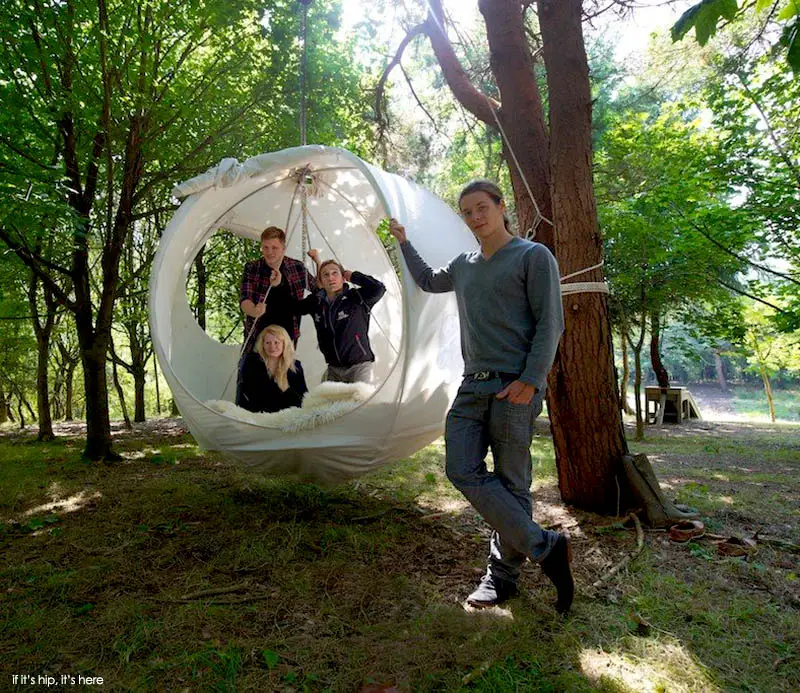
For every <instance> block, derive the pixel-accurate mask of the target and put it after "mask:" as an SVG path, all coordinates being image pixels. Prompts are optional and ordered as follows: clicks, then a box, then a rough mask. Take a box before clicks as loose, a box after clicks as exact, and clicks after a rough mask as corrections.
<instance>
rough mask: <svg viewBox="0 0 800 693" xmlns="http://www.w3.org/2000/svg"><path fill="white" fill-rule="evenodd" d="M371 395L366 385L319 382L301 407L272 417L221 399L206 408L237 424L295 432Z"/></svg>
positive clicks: (325, 419) (343, 411)
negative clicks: (234, 420) (241, 422)
mask: <svg viewBox="0 0 800 693" xmlns="http://www.w3.org/2000/svg"><path fill="white" fill-rule="evenodd" d="M373 392H375V388H374V387H373V386H372V385H367V384H366V383H320V384H319V385H317V386H316V387H312V388H311V389H310V390H309V391H308V392H307V393H306V396H305V397H304V398H303V406H302V407H290V408H289V409H283V410H282V411H277V412H275V413H274V414H266V413H254V412H251V411H247V409H242V408H241V407H237V406H236V405H235V404H234V403H233V402H228V401H226V400H221V399H212V400H209V401H208V402H206V406H208V407H211V409H213V410H214V411H217V412H219V413H220V414H225V415H226V416H230V417H232V418H234V419H237V420H239V421H244V422H246V423H251V424H255V425H257V426H268V427H269V428H279V429H281V430H282V431H288V432H291V433H295V432H297V431H302V430H303V429H306V428H314V427H315V426H319V425H320V424H325V423H328V422H329V421H333V420H334V419H336V418H338V417H340V416H342V415H343V414H346V413H347V412H349V411H352V410H353V409H355V408H356V407H357V406H358V405H359V404H361V403H362V402H365V401H366V400H368V399H369V398H370V397H371V396H372V393H373Z"/></svg>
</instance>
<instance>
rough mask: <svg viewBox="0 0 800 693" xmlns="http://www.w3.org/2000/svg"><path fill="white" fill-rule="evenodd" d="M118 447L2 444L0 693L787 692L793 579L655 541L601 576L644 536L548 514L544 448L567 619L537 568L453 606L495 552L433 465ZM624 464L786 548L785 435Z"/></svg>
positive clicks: (758, 560) (798, 519)
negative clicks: (95, 684)
mask: <svg viewBox="0 0 800 693" xmlns="http://www.w3.org/2000/svg"><path fill="white" fill-rule="evenodd" d="M118 447H119V449H120V450H121V451H122V452H123V453H124V462H122V463H119V464H116V465H113V466H103V465H96V464H88V463H85V462H83V461H81V460H80V457H79V452H80V440H79V439H78V438H70V437H62V438H60V439H59V440H58V441H57V442H55V443H51V444H39V443H35V442H33V441H32V440H30V439H29V438H27V437H24V436H19V435H11V434H8V433H6V434H4V435H2V436H0V520H2V521H3V522H2V524H0V556H1V558H0V591H1V592H2V610H0V689H1V690H21V691H22V690H31V689H32V688H34V687H32V686H29V685H23V684H21V683H19V682H18V683H17V685H14V683H13V679H12V676H13V675H14V674H17V675H19V674H28V675H37V676H38V675H50V676H53V677H55V679H56V681H60V680H61V678H60V677H62V676H65V677H70V676H71V677H75V679H76V680H77V678H78V676H102V677H103V680H104V685H103V690H141V691H145V690H165V691H181V690H192V691H194V690H208V691H233V690H242V691H244V690H258V691H325V690H330V691H360V690H382V689H383V688H386V689H389V687H392V686H394V687H396V690H399V691H460V690H464V691H498V692H505V691H609V692H616V691H770V692H771V691H796V690H798V689H800V627H799V626H800V579H798V576H799V575H800V556H798V555H797V554H796V553H793V552H791V551H789V550H785V549H781V548H779V547H777V546H775V545H770V544H768V543H766V542H763V541H762V542H760V543H759V547H758V552H757V553H756V554H755V555H753V556H751V557H750V559H749V560H748V561H744V560H742V559H731V558H722V557H721V556H719V555H718V554H717V552H716V550H715V546H714V544H713V543H712V542H711V541H709V540H707V539H702V540H699V541H697V542H693V543H691V544H688V545H676V544H671V543H669V541H668V540H667V539H666V536H665V535H664V534H663V533H657V532H654V533H648V534H647V536H646V539H645V548H644V550H643V551H642V553H641V554H639V556H638V557H637V558H636V559H635V560H634V561H633V562H632V563H631V564H630V565H629V566H628V568H627V569H625V570H623V571H620V573H619V574H617V575H614V576H613V577H608V575H609V572H610V569H611V567H612V566H614V565H616V564H617V563H618V562H619V561H620V559H622V558H623V557H624V556H626V555H627V554H629V553H630V552H631V551H632V549H633V548H634V546H635V537H634V535H633V533H632V532H629V531H627V530H625V529H622V528H621V526H615V525H614V524H613V520H611V519H609V518H600V517H597V516H594V515H589V514H587V513H583V512H579V511H576V510H574V509H571V508H567V507H565V506H563V505H562V504H561V503H560V501H559V499H558V493H557V488H556V483H555V469H554V463H553V454H552V447H551V445H550V442H549V439H548V438H547V437H546V434H545V432H544V430H542V435H541V436H540V437H537V439H536V440H535V442H534V451H535V453H536V455H537V458H538V461H537V470H536V475H537V480H536V487H535V491H536V509H535V513H536V516H537V517H538V518H540V519H541V520H542V522H543V523H544V524H547V525H549V526H552V527H561V528H563V529H568V530H569V531H570V532H571V533H572V535H573V543H574V550H575V555H576V561H575V566H576V573H577V580H578V584H579V595H578V598H577V601H576V604H575V606H574V609H573V613H572V615H571V616H570V617H569V619H567V620H562V619H560V618H558V617H557V616H556V615H555V613H554V611H553V608H552V601H553V597H554V595H553V593H552V589H551V588H550V586H549V585H548V584H547V582H546V581H545V580H544V579H543V578H542V576H541V575H540V572H539V571H538V569H537V568H536V567H535V566H529V567H527V568H526V570H525V572H524V574H523V578H522V584H521V586H522V588H523V589H522V596H521V597H520V598H518V599H515V600H513V601H512V602H510V603H509V605H508V608H506V609H493V610H489V611H484V612H468V611H466V610H465V609H464V608H463V607H462V602H463V599H464V597H465V596H466V594H467V593H468V592H469V590H470V588H471V587H472V586H473V585H474V583H475V582H476V580H477V578H478V577H479V576H480V574H481V572H482V569H483V564H484V561H485V552H486V542H487V537H488V530H487V528H486V527H485V525H483V523H482V522H481V520H480V519H479V518H478V517H476V516H475V514H474V513H473V512H472V510H471V509H470V508H469V506H468V505H467V504H466V503H465V502H464V501H463V499H462V498H461V497H460V496H459V494H458V493H456V492H455V491H454V490H453V489H452V487H451V486H450V485H449V483H448V482H447V480H446V479H445V478H444V476H443V473H442V467H443V459H442V458H443V449H442V446H441V444H440V443H436V444H433V445H431V446H429V447H428V448H426V449H424V450H422V451H421V452H419V453H418V454H417V455H415V456H414V457H413V458H412V459H410V460H407V461H405V462H403V463H400V464H397V465H394V466H392V467H389V468H388V469H385V470H383V471H381V472H380V473H377V474H373V475H370V476H368V477H366V478H364V479H362V480H361V481H360V482H359V483H358V484H351V485H347V486H343V487H340V488H336V489H331V490H323V489H319V488H316V487H313V486H307V485H300V484H296V483H291V482H287V481H275V480H269V479H264V478H261V477H257V476H253V475H250V474H246V473H243V472H241V471H239V470H238V469H237V468H235V467H233V466H230V465H229V464H228V463H227V462H225V461H223V460H222V459H220V458H219V457H217V456H215V455H208V454H206V455H204V454H201V453H200V452H199V450H198V449H197V448H196V447H195V445H194V443H193V441H192V439H191V438H190V437H189V436H187V435H186V434H185V433H183V432H182V430H181V429H180V428H179V427H177V426H175V425H174V423H170V422H162V423H161V424H158V425H153V424H150V425H149V426H148V427H147V428H146V429H144V430H139V431H138V432H134V434H132V435H131V434H125V435H120V436H119V438H118ZM635 450H636V451H637V452H646V453H647V454H648V455H649V456H650V459H651V461H652V462H653V465H654V467H655V469H656V472H657V473H658V475H659V477H660V478H661V480H662V484H663V486H664V488H665V489H666V491H667V493H668V495H670V496H671V497H677V499H678V500H680V501H683V502H688V503H690V504H693V505H695V506H696V507H698V508H699V509H700V510H701V511H702V512H703V514H704V519H705V521H706V524H707V526H708V527H709V529H710V530H711V531H713V532H716V533H717V534H720V535H728V534H738V535H742V536H752V535H753V534H754V533H756V532H758V533H759V536H760V537H762V536H763V537H769V538H773V539H778V540H784V541H790V542H794V543H795V544H796V543H799V540H800V537H799V536H798V535H799V534H800V532H798V527H800V452H798V450H800V426H790V425H783V426H771V425H767V424H759V425H743V424H727V423H726V424H713V423H707V422H699V423H697V424H693V425H692V426H683V427H680V428H678V427H666V426H665V427H663V428H661V429H655V428H649V429H648V439H647V440H646V441H645V442H643V443H639V444H636V445H635ZM601 577H605V578H606V579H604V580H603V582H602V584H601V585H600V586H599V587H597V588H593V587H592V584H593V583H594V582H595V581H596V580H598V579H599V578H601ZM65 681H67V682H68V681H70V680H69V679H68V678H67V679H65ZM39 688H40V689H42V690H44V687H41V686H40V687H39ZM54 688H55V687H51V689H54Z"/></svg>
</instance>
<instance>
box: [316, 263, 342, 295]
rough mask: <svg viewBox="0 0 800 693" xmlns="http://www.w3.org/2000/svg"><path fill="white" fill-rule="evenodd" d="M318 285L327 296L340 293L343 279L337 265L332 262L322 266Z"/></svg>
mask: <svg viewBox="0 0 800 693" xmlns="http://www.w3.org/2000/svg"><path fill="white" fill-rule="evenodd" d="M319 283H320V285H321V286H322V288H323V289H325V292H326V293H328V294H335V293H338V292H339V291H341V290H342V288H343V287H344V277H343V276H342V270H341V269H340V268H339V265H337V264H335V263H333V262H332V263H330V264H329V265H324V266H323V267H322V269H321V270H320V271H319Z"/></svg>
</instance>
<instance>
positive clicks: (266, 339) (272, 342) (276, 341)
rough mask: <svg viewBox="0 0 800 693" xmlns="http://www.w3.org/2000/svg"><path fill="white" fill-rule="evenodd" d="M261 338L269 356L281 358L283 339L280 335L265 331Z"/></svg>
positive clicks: (265, 351)
mask: <svg viewBox="0 0 800 693" xmlns="http://www.w3.org/2000/svg"><path fill="white" fill-rule="evenodd" d="M261 339H262V342H263V345H264V353H265V354H266V355H267V358H270V359H279V358H280V357H281V356H282V355H283V340H282V339H281V338H280V337H278V336H277V335H274V334H271V333H270V332H266V331H265V332H264V336H263V337H262V338H261Z"/></svg>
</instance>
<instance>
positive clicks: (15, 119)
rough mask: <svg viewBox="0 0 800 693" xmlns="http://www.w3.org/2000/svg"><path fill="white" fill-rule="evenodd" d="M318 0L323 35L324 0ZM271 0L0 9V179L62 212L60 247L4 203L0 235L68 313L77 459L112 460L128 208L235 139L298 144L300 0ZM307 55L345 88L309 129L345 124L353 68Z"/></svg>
mask: <svg viewBox="0 0 800 693" xmlns="http://www.w3.org/2000/svg"><path fill="white" fill-rule="evenodd" d="M319 4H320V5H323V7H321V8H320V9H319V10H317V11H318V12H319V15H320V17H322V18H323V22H322V23H323V24H331V26H330V27H329V29H328V32H329V33H330V32H331V31H333V30H334V28H333V25H332V23H330V22H327V21H325V19H324V17H325V13H326V12H328V11H329V10H330V6H329V3H319ZM267 9H268V10H269V12H268V16H267V17H266V18H265V22H264V23H262V22H261V21H260V20H261V19H262V14H263V4H262V3H258V2H256V1H255V0H235V1H234V2H221V1H220V2H210V3H209V2H205V1H204V0H190V1H189V2H184V3H179V4H177V5H176V4H175V3H171V2H167V1H166V0H148V1H147V2H145V3H143V4H131V3H126V2H121V1H117V2H110V3H109V2H108V0H66V1H65V2H63V3H55V4H53V5H52V6H47V7H45V6H43V5H42V4H41V3H40V2H33V3H27V2H22V0H11V1H10V2H7V3H4V4H3V7H2V10H0V97H1V98H2V100H3V104H4V109H3V114H2V115H0V125H2V127H1V128H0V131H2V132H3V133H4V134H3V136H2V137H0V162H2V164H3V166H2V167H0V178H2V179H3V180H2V181H0V182H1V183H2V185H3V186H4V187H5V188H6V189H7V190H9V191H11V192H12V193H13V195H14V197H15V199H17V200H21V201H23V202H24V201H25V198H26V194H25V191H26V190H27V189H28V188H29V187H30V186H31V185H32V186H34V189H37V190H44V191H46V194H47V195H48V196H49V197H50V199H51V200H55V201H56V202H58V203H59V204H61V205H62V206H63V207H64V208H66V209H67V210H68V211H69V216H70V228H69V231H68V233H67V237H65V238H63V239H61V245H62V246H63V247H65V248H67V249H68V251H69V252H68V255H69V256H68V258H67V260H66V262H52V261H51V260H50V259H48V258H46V257H43V256H42V255H41V254H40V253H37V252H36V251H35V246H34V244H33V243H32V242H31V240H32V234H33V227H30V226H29V227H17V226H13V225H11V224H10V223H8V222H9V219H10V218H11V217H12V215H10V214H4V215H3V217H2V218H0V240H2V241H3V242H4V243H5V244H6V245H7V246H8V247H9V248H10V249H12V250H13V251H14V252H15V253H16V254H17V255H18V257H19V258H20V259H21V260H22V261H23V262H25V263H26V264H27V265H28V267H29V268H30V269H31V270H32V271H33V272H35V273H36V274H37V276H38V277H39V280H40V281H41V282H42V283H43V285H44V286H46V287H47V288H48V289H49V290H51V291H52V292H53V295H54V296H56V297H57V300H58V301H59V302H60V303H62V304H63V305H65V306H66V307H67V308H68V309H69V310H70V311H71V313H72V315H73V316H74V319H75V323H76V327H77V334H78V339H79V342H80V348H81V362H82V366H83V375H84V389H85V395H86V420H87V440H86V448H85V450H84V452H85V454H86V456H87V457H89V458H92V459H99V458H104V457H113V456H114V453H113V450H112V446H111V435H110V422H109V414H108V388H107V382H106V370H105V366H106V358H107V355H108V351H109V348H110V343H111V326H112V322H113V318H114V312H113V311H114V304H115V299H116V293H117V289H118V282H119V276H120V262H121V258H122V253H123V248H124V247H125V244H126V242H127V241H128V239H129V238H130V234H131V231H132V229H133V226H134V222H135V221H136V219H137V217H138V216H140V215H141V214H144V213H148V211H152V210H147V209H145V207H146V201H147V200H148V199H149V198H150V197H151V194H152V192H153V191H154V190H162V191H163V190H169V188H170V187H171V185H172V184H174V182H175V181H176V180H178V179H180V178H186V177H190V176H191V175H194V174H196V173H198V172H200V171H202V170H203V169H205V168H206V167H208V166H209V165H210V164H212V163H215V162H216V161H218V160H219V158H220V157H221V156H222V155H223V153H226V154H227V153H228V152H229V151H230V150H231V149H232V150H233V151H236V152H237V153H241V154H243V155H248V154H254V153H260V151H262V150H263V149H264V148H266V147H269V146H271V145H273V144H274V143H275V142H276V141H278V142H286V143H287V144H288V143H292V144H294V143H296V141H297V137H296V135H294V134H293V131H294V130H295V123H296V117H295V116H296V109H293V108H291V107H289V108H286V107H285V105H284V104H285V103H287V102H288V103H292V104H294V103H296V101H297V99H296V98H294V93H295V90H296V79H295V77H296V75H297V71H296V65H294V64H292V60H291V58H292V56H294V55H296V53H297V51H295V50H293V47H294V37H295V36H296V31H295V27H296V24H297V6H296V5H295V4H294V3H288V4H287V3H285V2H278V1H277V0H276V1H274V2H271V3H268V8H267ZM265 24H267V25H268V27H269V28H268V30H265ZM286 27H290V29H287V28H286ZM322 33H323V34H324V31H323V32H322ZM319 52H320V53H321V54H322V56H325V57H322V56H320V58H319V60H320V61H322V60H324V59H327V60H328V63H329V64H328V65H327V66H326V67H325V68H324V69H325V70H327V71H328V72H333V71H337V70H338V71H339V73H340V76H341V84H342V89H341V90H338V91H336V90H334V91H336V93H335V94H333V95H331V97H330V102H331V104H330V105H329V104H327V103H326V104H323V105H318V104H315V105H314V107H315V108H316V107H318V108H320V109H321V110H326V112H327V113H328V114H329V116H330V117H329V118H328V120H326V121H324V123H323V122H322V121H320V128H323V127H324V126H327V125H330V124H331V123H332V122H334V121H336V120H340V121H342V122H344V123H346V124H347V125H348V126H349V127H350V126H351V124H352V116H349V119H348V114H347V113H344V111H345V110H346V109H348V108H350V109H352V108H353V106H354V102H355V101H357V99H354V97H353V92H354V89H355V88H357V79H356V80H354V79H353V78H352V71H350V70H347V69H345V68H343V66H342V63H343V61H344V58H343V57H342V56H341V55H339V54H337V53H336V50H335V48H334V44H332V43H331V42H327V43H322V44H321V46H320V48H319ZM354 82H355V87H354ZM318 90H319V91H320V92H322V86H321V84H320V85H318ZM336 109H339V110H338V112H337V110H336ZM339 115H343V117H342V118H337V116H339ZM359 131H360V132H361V133H362V135H360V136H359V135H356V136H354V137H353V140H354V141H355V142H356V143H357V142H358V141H361V140H360V139H359V137H360V138H361V139H363V128H360V129H359ZM350 132H356V128H354V127H350ZM289 135H291V137H289ZM156 197H160V198H161V199H163V195H157V196H156ZM20 204H22V202H20ZM18 206H19V205H18ZM3 211H4V212H6V213H7V212H8V210H7V209H6V210H3ZM95 268H97V269H95ZM61 278H68V280H69V282H70V283H71V287H72V291H71V292H68V291H65V290H64V289H63V282H62V281H59V279H61Z"/></svg>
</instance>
